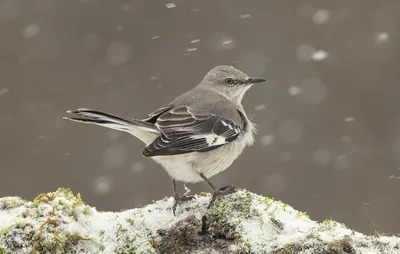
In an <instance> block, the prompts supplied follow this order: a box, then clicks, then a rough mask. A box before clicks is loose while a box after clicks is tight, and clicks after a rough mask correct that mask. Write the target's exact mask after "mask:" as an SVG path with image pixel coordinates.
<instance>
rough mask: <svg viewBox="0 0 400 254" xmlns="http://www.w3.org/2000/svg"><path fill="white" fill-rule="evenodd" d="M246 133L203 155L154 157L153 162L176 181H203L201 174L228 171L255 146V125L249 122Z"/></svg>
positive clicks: (211, 174)
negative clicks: (247, 150)
mask: <svg viewBox="0 0 400 254" xmlns="http://www.w3.org/2000/svg"><path fill="white" fill-rule="evenodd" d="M247 126H248V128H247V129H246V131H245V132H244V133H242V134H240V136H239V137H238V138H237V139H236V140H235V141H233V142H231V143H229V144H226V145H223V146H221V147H219V148H217V149H214V150H211V151H209V152H203V153H198V152H196V153H188V154H181V155H174V156H154V157H152V159H153V160H155V161H156V162H158V163H159V164H161V165H162V166H163V168H164V169H165V170H166V171H167V172H168V174H169V175H170V176H171V177H172V178H173V179H175V180H177V181H181V182H186V183H195V182H200V181H203V179H202V178H201V177H200V176H199V173H203V174H204V175H205V176H206V177H207V178H209V177H212V176H214V175H216V174H218V173H220V172H221V171H224V170H225V169H227V168H228V167H229V166H230V165H231V164H232V163H233V162H234V161H235V160H236V158H237V157H238V156H239V155H240V154H241V153H242V152H243V150H244V148H245V147H246V146H251V145H253V144H254V137H253V133H254V132H255V127H254V125H253V124H252V123H251V122H250V121H248V123H247Z"/></svg>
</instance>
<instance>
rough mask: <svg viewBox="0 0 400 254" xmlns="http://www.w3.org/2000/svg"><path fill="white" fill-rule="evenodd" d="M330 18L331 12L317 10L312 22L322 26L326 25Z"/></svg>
mask: <svg viewBox="0 0 400 254" xmlns="http://www.w3.org/2000/svg"><path fill="white" fill-rule="evenodd" d="M330 16H331V12H330V11H329V10H327V9H319V10H317V11H316V12H315V13H314V15H313V21H314V22H315V23H316V24H318V25H322V24H324V23H326V22H327V21H328V20H329V19H330Z"/></svg>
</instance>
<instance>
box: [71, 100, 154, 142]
mask: <svg viewBox="0 0 400 254" xmlns="http://www.w3.org/2000/svg"><path fill="white" fill-rule="evenodd" d="M67 113H68V114H72V115H75V116H71V117H63V119H67V120H71V121H74V122H79V123H86V124H95V125H99V126H103V127H106V128H110V129H114V130H118V131H124V132H128V133H130V134H132V135H134V136H135V137H137V138H138V139H140V140H142V141H143V142H144V143H146V144H148V143H150V142H152V141H153V140H154V138H155V137H157V136H158V135H159V134H160V132H159V131H158V129H157V128H156V127H155V126H154V125H153V124H152V123H148V122H145V121H141V120H136V119H131V118H122V117H118V116H114V115H111V114H108V113H105V112H101V111H97V110H93V109H87V108H79V109H76V110H68V111H67Z"/></svg>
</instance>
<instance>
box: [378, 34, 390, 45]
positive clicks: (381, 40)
mask: <svg viewBox="0 0 400 254" xmlns="http://www.w3.org/2000/svg"><path fill="white" fill-rule="evenodd" d="M388 39H389V34H387V33H379V34H377V35H376V38H375V42H376V43H378V44H380V43H385V42H386V41H387V40H388Z"/></svg>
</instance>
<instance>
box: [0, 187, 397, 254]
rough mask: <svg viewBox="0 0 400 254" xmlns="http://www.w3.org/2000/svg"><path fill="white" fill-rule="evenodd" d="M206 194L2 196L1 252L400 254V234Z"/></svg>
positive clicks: (248, 197)
mask: <svg viewBox="0 0 400 254" xmlns="http://www.w3.org/2000/svg"><path fill="white" fill-rule="evenodd" d="M209 200H210V195H209V194H201V195H198V196H196V199H194V200H192V201H189V202H187V203H184V204H181V205H180V206H178V209H177V216H174V215H173V213H172V210H171V207H172V204H173V198H172V197H171V198H165V199H163V200H160V201H157V202H154V203H153V204H150V205H147V206H144V207H142V208H135V209H131V210H126V211H122V212H100V211H97V210H96V209H95V208H93V207H90V206H89V205H87V204H86V203H85V202H84V201H83V200H82V199H81V196H80V195H79V194H78V195H76V196H74V195H73V193H72V192H71V191H70V190H69V189H65V188H60V189H58V190H57V191H56V192H51V193H47V194H40V195H38V196H37V198H36V199H35V200H34V201H33V202H29V201H25V200H22V199H21V198H19V197H5V198H1V199H0V254H6V253H7V254H8V253H13V254H14V253H16V254H18V253H37V254H39V253H107V254H108V253H110V254H111V253H273V254H278V253H279V254H289V253H325V254H329V253H400V238H398V237H395V236H380V235H375V236H366V235H363V234H360V233H358V232H355V231H354V230H351V229H348V228H346V226H345V225H343V224H341V223H338V222H335V221H332V220H326V221H324V222H321V223H318V222H316V221H313V220H311V219H310V218H309V217H308V216H307V214H306V213H303V212H299V211H296V210H294V209H293V208H292V207H290V206H289V205H286V204H284V203H282V202H280V201H274V200H273V199H270V198H267V197H263V196H259V195H256V194H253V193H250V192H248V191H246V190H241V189H239V190H238V191H237V192H236V193H234V194H231V195H228V196H225V197H221V198H219V199H218V200H217V201H216V202H215V204H214V206H213V207H212V208H211V209H210V210H208V209H207V205H208V202H209Z"/></svg>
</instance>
